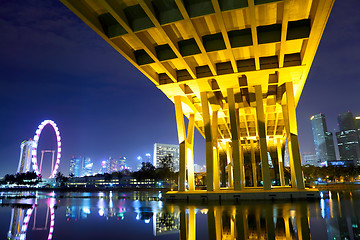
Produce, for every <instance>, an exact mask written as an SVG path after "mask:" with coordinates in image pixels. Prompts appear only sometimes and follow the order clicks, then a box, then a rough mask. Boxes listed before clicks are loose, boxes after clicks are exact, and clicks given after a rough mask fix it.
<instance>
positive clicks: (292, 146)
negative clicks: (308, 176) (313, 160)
mask: <svg viewBox="0 0 360 240" xmlns="http://www.w3.org/2000/svg"><path fill="white" fill-rule="evenodd" d="M285 88H286V90H285V94H286V105H283V115H284V121H285V130H286V136H287V142H288V149H289V159H290V168H292V169H291V182H292V187H297V188H298V189H304V188H305V185H304V179H303V174H302V169H301V157H300V148H299V140H298V136H297V123H296V112H295V99H294V89H293V83H292V82H286V83H285Z"/></svg>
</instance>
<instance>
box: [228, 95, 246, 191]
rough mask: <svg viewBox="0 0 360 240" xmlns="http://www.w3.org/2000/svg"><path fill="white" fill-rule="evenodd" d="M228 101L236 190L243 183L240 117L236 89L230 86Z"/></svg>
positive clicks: (240, 187)
mask: <svg viewBox="0 0 360 240" xmlns="http://www.w3.org/2000/svg"><path fill="white" fill-rule="evenodd" d="M227 94H228V103H229V115H230V126H231V142H232V160H233V172H234V175H233V176H234V190H242V188H243V186H242V184H241V179H242V176H241V174H242V171H241V170H240V142H239V133H238V124H239V121H238V118H239V116H237V111H236V107H235V96H234V89H232V88H228V89H227Z"/></svg>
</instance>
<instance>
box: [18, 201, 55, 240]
mask: <svg viewBox="0 0 360 240" xmlns="http://www.w3.org/2000/svg"><path fill="white" fill-rule="evenodd" d="M54 205H55V203H54V199H52V201H51V202H50V205H49V207H48V210H50V228H49V234H48V237H47V239H48V240H51V239H52V236H53V232H54V224H55V211H54ZM36 208H37V206H36V205H33V206H32V207H31V208H29V209H28V210H27V211H26V214H25V217H24V221H23V225H22V227H21V234H20V240H25V239H26V231H27V228H28V226H29V222H30V217H31V215H32V213H33V211H34V209H35V210H36ZM35 213H36V211H35ZM34 218H35V219H34V221H36V215H35V217H34ZM45 221H46V222H47V221H48V215H46V220H45ZM34 224H35V222H34Z"/></svg>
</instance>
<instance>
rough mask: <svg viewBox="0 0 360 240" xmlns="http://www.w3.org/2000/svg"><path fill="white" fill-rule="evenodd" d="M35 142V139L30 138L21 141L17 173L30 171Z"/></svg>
mask: <svg viewBox="0 0 360 240" xmlns="http://www.w3.org/2000/svg"><path fill="white" fill-rule="evenodd" d="M33 144H34V141H33V140H32V139H30V140H29V141H23V142H22V143H21V145H20V159H19V165H18V169H17V173H25V172H28V171H30V168H31V158H32V151H33Z"/></svg>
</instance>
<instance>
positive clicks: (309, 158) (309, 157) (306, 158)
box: [302, 152, 319, 167]
mask: <svg viewBox="0 0 360 240" xmlns="http://www.w3.org/2000/svg"><path fill="white" fill-rule="evenodd" d="M302 159H303V163H304V165H312V166H315V167H319V165H318V161H317V158H316V155H314V154H312V153H311V152H304V153H303V158H302Z"/></svg>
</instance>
